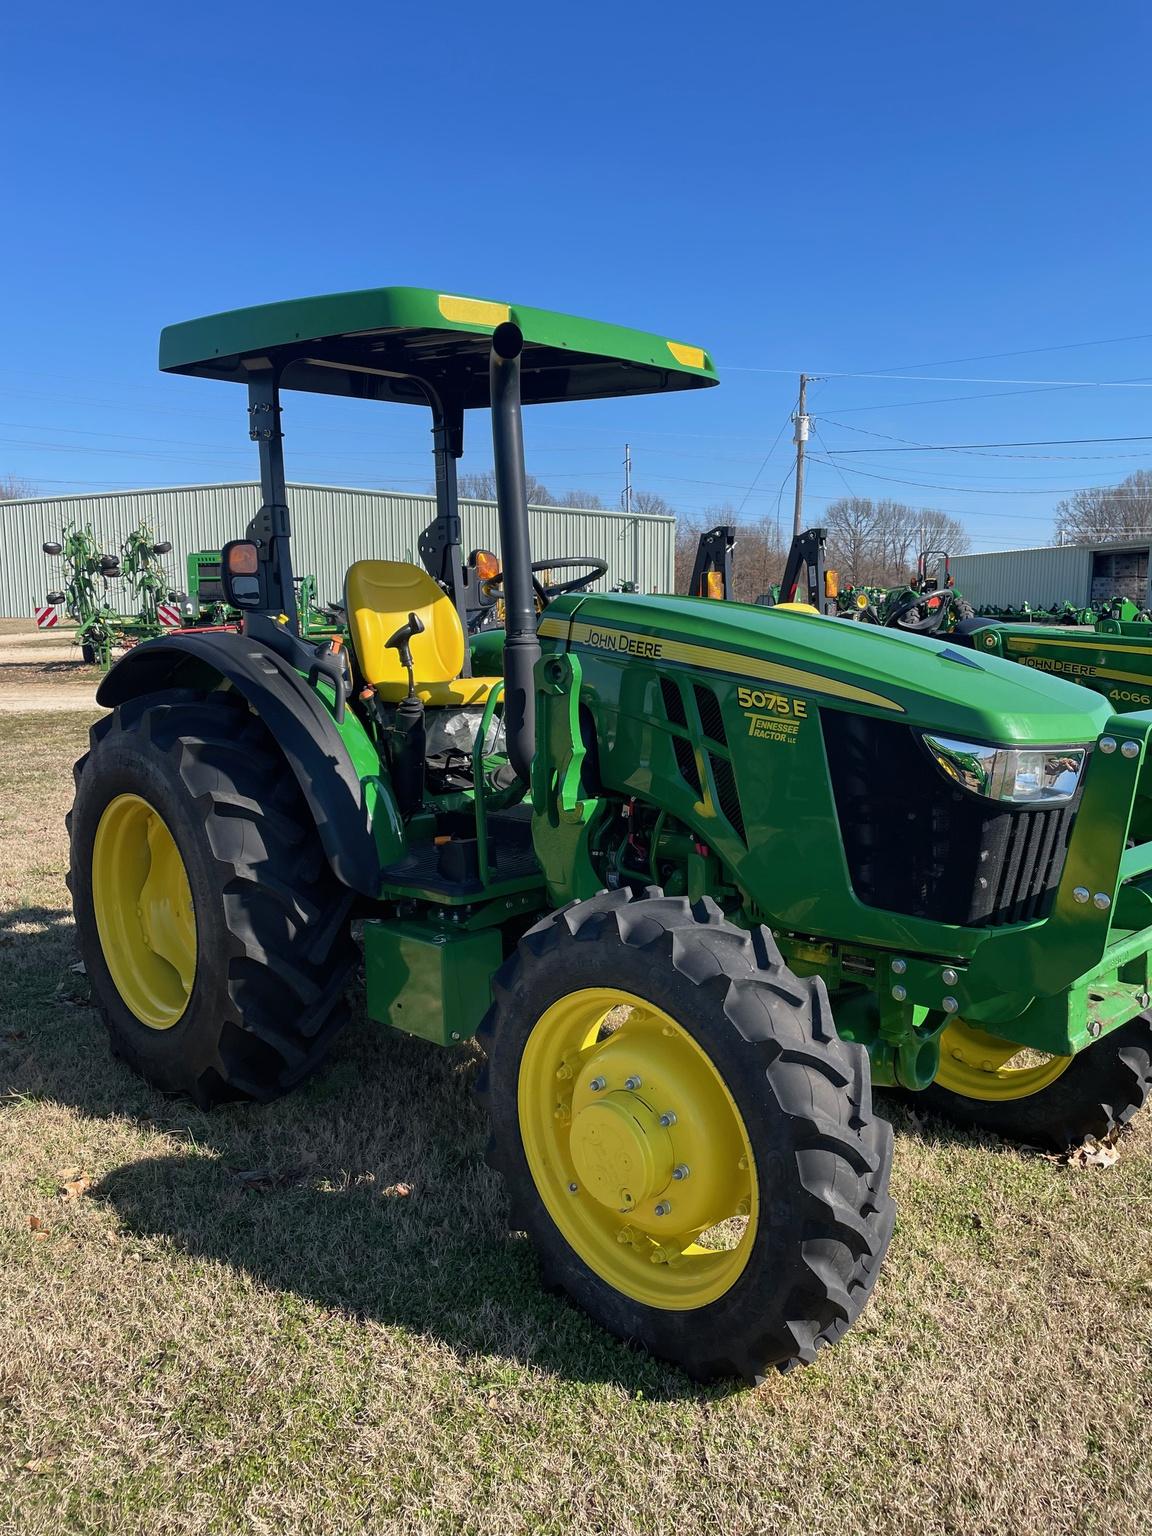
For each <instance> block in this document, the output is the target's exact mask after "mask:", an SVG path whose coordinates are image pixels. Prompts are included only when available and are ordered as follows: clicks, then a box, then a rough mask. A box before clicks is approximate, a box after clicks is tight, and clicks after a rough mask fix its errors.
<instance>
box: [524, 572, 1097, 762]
mask: <svg viewBox="0 0 1152 1536" xmlns="http://www.w3.org/2000/svg"><path fill="white" fill-rule="evenodd" d="M540 638H541V640H543V641H548V640H553V641H558V640H559V641H563V642H566V643H567V645H568V646H570V647H572V648H574V649H576V650H583V651H592V652H596V653H599V654H601V655H603V654H604V653H615V654H618V655H620V656H621V657H622V658H623V657H624V656H629V657H632V658H634V659H636V660H640V661H646V662H649V663H653V662H655V663H657V664H660V663H665V664H668V665H673V666H674V665H676V664H681V665H686V666H691V667H695V668H704V669H707V670H709V671H716V672H718V673H722V674H724V675H726V676H729V677H732V678H734V679H736V680H738V681H743V680H744V679H747V681H748V683H749V685H750V686H753V687H760V688H764V687H765V686H768V687H770V688H775V689H778V690H779V691H781V692H783V693H796V694H804V695H808V696H810V697H812V698H813V699H814V700H815V701H816V702H818V703H822V704H827V705H829V706H831V707H833V708H842V709H848V710H852V711H855V712H861V711H863V712H866V713H869V714H876V715H879V716H882V717H886V718H888V719H892V720H902V721H904V722H905V723H906V724H908V725H914V726H918V727H921V728H923V729H926V730H932V731H938V732H941V733H943V734H946V735H948V736H951V737H956V738H961V739H965V740H973V741H985V742H1000V743H1004V744H1006V745H1014V744H1021V745H1026V744H1035V745H1050V746H1055V745H1063V744H1073V743H1077V742H1085V741H1091V740H1093V739H1094V738H1095V737H1097V736H1098V735H1099V734H1100V732H1101V731H1102V730H1103V729H1104V725H1105V722H1106V721H1107V720H1108V718H1109V715H1110V710H1109V707H1108V705H1107V702H1106V701H1105V700H1104V699H1102V698H1099V697H1097V696H1094V695H1093V694H1092V693H1090V692H1089V691H1088V690H1086V689H1084V688H1080V687H1078V686H1077V685H1076V684H1074V683H1068V682H1062V681H1061V680H1060V679H1058V678H1054V677H1050V676H1047V675H1045V674H1043V673H1040V672H1036V671H1033V670H1031V669H1029V668H1027V667H1021V666H1019V665H1018V664H1017V663H1016V662H1011V661H1002V660H1000V659H999V658H997V657H994V656H987V655H982V654H980V653H978V652H976V651H970V650H967V649H965V648H964V647H963V645H962V644H960V643H959V642H956V643H952V642H949V641H947V640H943V641H941V640H931V639H928V638H927V637H926V636H921V635H907V634H901V633H900V632H899V631H898V630H894V629H883V628H880V627H878V626H875V625H869V624H861V623H856V622H853V621H851V620H847V619H836V618H826V617H824V616H823V615H820V614H816V613H806V612H802V611H797V610H794V609H793V610H787V609H774V608H760V607H754V606H751V605H748V604H744V603H726V602H725V603H722V602H716V601H713V600H710V599H707V598H693V597H641V596H633V595H630V594H615V595H614V594H605V595H591V596H572V597H567V598H560V599H558V600H557V601H556V602H555V603H553V604H552V605H551V606H550V607H549V608H548V611H547V613H546V614H545V616H544V617H543V619H542V620H541V623H540Z"/></svg>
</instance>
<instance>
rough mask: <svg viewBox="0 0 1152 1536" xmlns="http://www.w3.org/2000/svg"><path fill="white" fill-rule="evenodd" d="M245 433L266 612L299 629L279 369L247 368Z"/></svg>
mask: <svg viewBox="0 0 1152 1536" xmlns="http://www.w3.org/2000/svg"><path fill="white" fill-rule="evenodd" d="M248 435H249V437H251V438H252V439H253V441H254V442H255V443H256V445H257V448H258V449H259V453H260V495H261V505H260V510H259V512H257V514H256V516H255V517H254V518H253V519H252V521H251V522H250V523H249V524H248V537H249V538H250V539H251V540H253V542H254V543H255V544H256V545H257V546H258V548H259V551H260V567H261V580H260V586H261V591H262V592H263V594H264V601H265V603H266V605H267V611H268V612H269V613H276V614H281V613H282V614H283V615H284V616H285V617H286V618H287V620H288V628H289V630H290V631H291V632H292V634H294V635H298V634H299V633H300V620H299V615H298V614H297V611H296V585H295V583H294V581H293V580H292V552H291V547H290V546H291V539H292V520H291V516H290V514H289V511H288V493H287V487H286V485H285V481H284V434H283V432H282V431H281V429H280V370H279V369H278V368H274V367H272V366H268V367H265V368H260V369H259V370H257V369H255V368H253V367H252V365H251V364H249V369H248Z"/></svg>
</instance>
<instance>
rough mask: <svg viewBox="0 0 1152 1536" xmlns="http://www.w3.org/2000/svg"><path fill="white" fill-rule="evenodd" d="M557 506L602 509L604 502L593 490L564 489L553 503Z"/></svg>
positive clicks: (596, 510) (592, 509) (595, 510)
mask: <svg viewBox="0 0 1152 1536" xmlns="http://www.w3.org/2000/svg"><path fill="white" fill-rule="evenodd" d="M555 505H556V506H558V507H585V508H587V509H588V510H589V511H592V512H598V511H603V509H604V503H603V502H602V501H601V500H600V498H599V496H597V494H596V492H595V491H565V492H564V494H563V496H561V497H560V498H559V500H558V501H557V502H556V503H555Z"/></svg>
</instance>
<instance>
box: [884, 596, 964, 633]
mask: <svg viewBox="0 0 1152 1536" xmlns="http://www.w3.org/2000/svg"><path fill="white" fill-rule="evenodd" d="M951 609H952V602H951V597H950V595H949V594H947V593H945V592H929V593H917V594H916V596H915V597H912V598H908V599H907V600H906V601H905V602H903V603H901V605H900V607H899V608H897V609H895V610H894V611H893V612H892V613H891V614H889V616H888V623H889V626H890V627H892V628H894V629H903V630H907V631H909V632H910V633H912V634H917V635H934V634H935V633H936V632H937V630H939V629H940V627H941V626H942V625H943V623H944V621H945V620H946V619H947V617H948V615H949V613H950V612H951Z"/></svg>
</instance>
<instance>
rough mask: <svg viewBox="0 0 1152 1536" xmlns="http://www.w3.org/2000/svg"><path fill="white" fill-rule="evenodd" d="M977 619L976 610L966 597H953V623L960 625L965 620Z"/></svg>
mask: <svg viewBox="0 0 1152 1536" xmlns="http://www.w3.org/2000/svg"><path fill="white" fill-rule="evenodd" d="M975 617H976V610H975V608H973V606H972V604H971V603H970V602H969V601H968V599H967V598H966V597H953V599H952V622H953V623H954V624H960V623H963V621H964V620H965V619H974V618H975Z"/></svg>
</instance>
